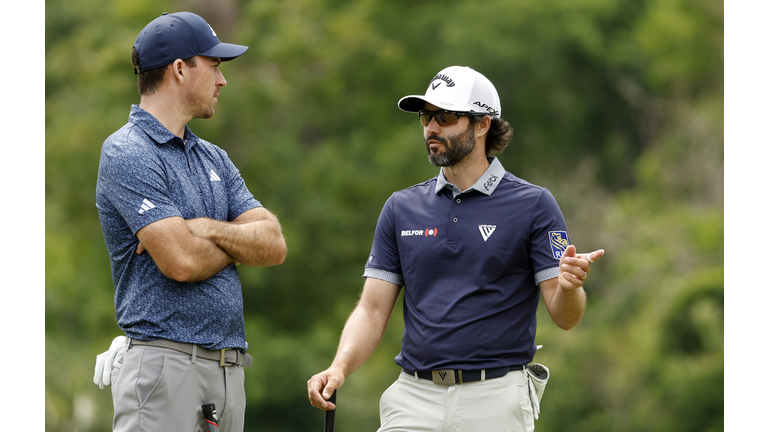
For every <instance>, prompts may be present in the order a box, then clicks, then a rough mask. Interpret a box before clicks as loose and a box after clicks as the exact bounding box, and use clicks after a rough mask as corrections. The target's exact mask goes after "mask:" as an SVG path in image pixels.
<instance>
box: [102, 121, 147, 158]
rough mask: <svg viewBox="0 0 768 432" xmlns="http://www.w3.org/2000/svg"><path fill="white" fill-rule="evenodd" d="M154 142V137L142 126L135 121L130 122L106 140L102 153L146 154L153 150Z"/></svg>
mask: <svg viewBox="0 0 768 432" xmlns="http://www.w3.org/2000/svg"><path fill="white" fill-rule="evenodd" d="M153 144H154V141H153V140H152V138H150V137H149V135H147V134H146V133H145V132H144V131H143V130H142V129H141V128H140V127H138V126H137V125H136V124H135V123H131V122H128V123H126V124H125V125H123V127H121V128H120V129H118V130H117V131H115V132H114V133H113V134H112V135H110V136H109V137H108V138H107V139H106V140H105V141H104V144H103V145H102V155H104V154H106V155H117V154H123V155H133V154H144V153H146V152H148V151H151V147H152V145H153Z"/></svg>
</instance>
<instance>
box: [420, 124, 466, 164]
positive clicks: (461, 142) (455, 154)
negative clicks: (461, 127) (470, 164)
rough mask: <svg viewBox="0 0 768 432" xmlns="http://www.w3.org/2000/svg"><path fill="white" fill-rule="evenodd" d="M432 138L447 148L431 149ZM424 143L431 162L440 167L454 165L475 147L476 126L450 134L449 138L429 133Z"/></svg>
mask: <svg viewBox="0 0 768 432" xmlns="http://www.w3.org/2000/svg"><path fill="white" fill-rule="evenodd" d="M430 140H435V141H440V142H441V143H443V145H444V146H445V150H443V151H433V150H431V149H430V148H429V141H430ZM424 144H425V145H426V147H427V157H428V158H429V163H431V164H432V165H434V166H439V167H450V166H454V165H456V164H457V163H459V162H461V161H462V160H463V159H464V158H465V157H466V156H467V155H468V154H470V153H472V150H474V149H475V128H474V127H472V125H470V126H469V127H468V128H467V130H465V131H464V132H462V133H460V134H458V135H448V137H447V138H443V137H441V136H437V135H429V136H428V137H427V138H426V139H425V140H424Z"/></svg>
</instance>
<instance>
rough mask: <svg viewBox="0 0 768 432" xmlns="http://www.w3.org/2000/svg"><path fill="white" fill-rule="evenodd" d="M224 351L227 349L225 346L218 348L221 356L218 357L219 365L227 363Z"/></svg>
mask: <svg viewBox="0 0 768 432" xmlns="http://www.w3.org/2000/svg"><path fill="white" fill-rule="evenodd" d="M226 351H227V349H226V348H223V349H220V350H219V352H220V353H221V357H219V366H226V365H227V361H226Z"/></svg>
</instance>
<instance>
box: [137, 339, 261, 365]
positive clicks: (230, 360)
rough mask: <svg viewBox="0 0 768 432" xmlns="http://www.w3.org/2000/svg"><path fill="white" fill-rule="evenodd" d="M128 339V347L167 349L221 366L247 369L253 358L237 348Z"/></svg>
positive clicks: (164, 340) (159, 340) (161, 340)
mask: <svg viewBox="0 0 768 432" xmlns="http://www.w3.org/2000/svg"><path fill="white" fill-rule="evenodd" d="M127 339H128V346H131V345H148V346H156V347H161V348H168V349H172V350H174V351H178V352H180V353H184V354H189V355H191V356H193V357H199V358H203V359H206V360H216V361H218V362H219V365H221V366H243V367H249V366H251V365H252V364H253V357H252V356H251V355H250V354H243V353H241V352H240V350H239V349H237V348H224V349H220V350H216V351H211V350H208V349H205V348H203V347H201V346H198V345H195V344H190V343H183V342H174V341H170V340H166V339H155V340H151V341H142V340H136V339H131V338H127Z"/></svg>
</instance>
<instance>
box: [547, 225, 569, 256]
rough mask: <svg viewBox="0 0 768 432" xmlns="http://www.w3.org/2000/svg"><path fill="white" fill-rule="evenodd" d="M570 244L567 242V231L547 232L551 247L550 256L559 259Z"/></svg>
mask: <svg viewBox="0 0 768 432" xmlns="http://www.w3.org/2000/svg"><path fill="white" fill-rule="evenodd" d="M569 244H570V243H569V242H568V232H567V231H550V232H549V245H550V246H551V247H552V256H553V257H555V258H557V259H560V257H562V256H563V253H564V252H565V249H566V248H567V247H568V245H569Z"/></svg>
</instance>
